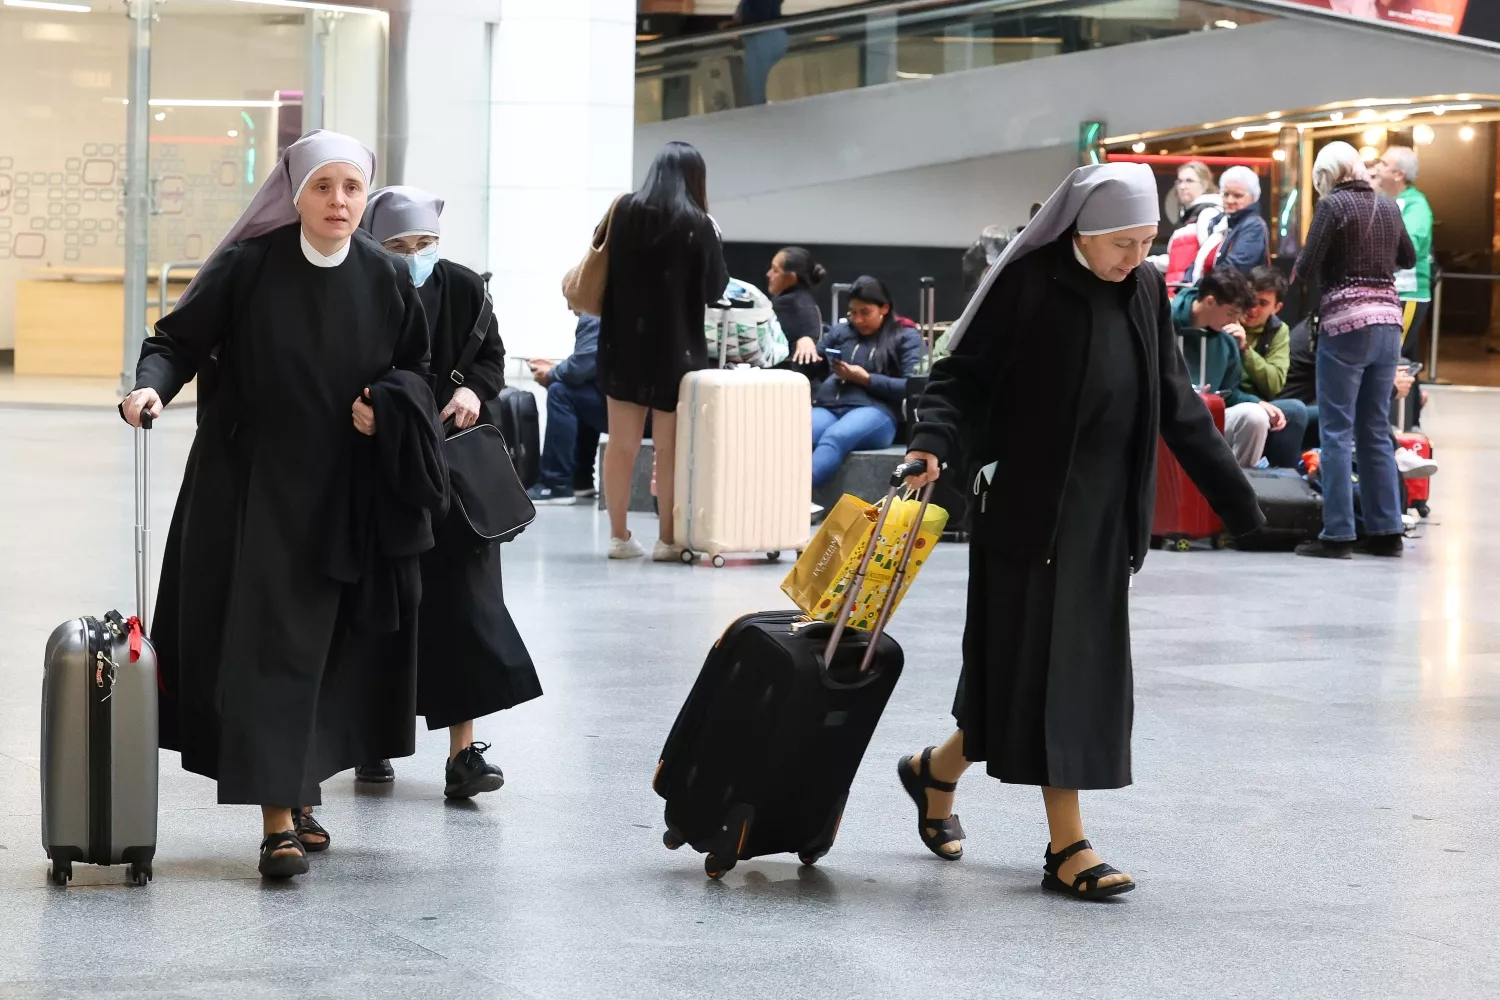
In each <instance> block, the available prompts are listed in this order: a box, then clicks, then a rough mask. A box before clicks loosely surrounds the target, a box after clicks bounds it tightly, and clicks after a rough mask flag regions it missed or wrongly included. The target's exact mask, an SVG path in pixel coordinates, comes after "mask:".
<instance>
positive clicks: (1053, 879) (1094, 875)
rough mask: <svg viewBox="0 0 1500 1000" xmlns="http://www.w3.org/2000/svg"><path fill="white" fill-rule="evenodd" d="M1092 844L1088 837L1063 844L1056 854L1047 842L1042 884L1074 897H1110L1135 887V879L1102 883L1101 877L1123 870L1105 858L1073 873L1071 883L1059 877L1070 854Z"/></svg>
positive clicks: (1044, 887)
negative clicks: (1107, 863)
mask: <svg viewBox="0 0 1500 1000" xmlns="http://www.w3.org/2000/svg"><path fill="white" fill-rule="evenodd" d="M1093 846H1094V845H1093V844H1090V843H1089V842H1088V841H1087V840H1080V841H1079V842H1078V843H1076V844H1073V845H1071V846H1069V847H1064V848H1063V849H1062V850H1060V851H1058V852H1057V853H1056V854H1053V853H1052V850H1051V847H1052V845H1051V844H1048V845H1047V848H1048V849H1047V851H1046V864H1044V865H1043V866H1042V870H1043V871H1045V872H1046V874H1045V875H1043V876H1042V888H1043V889H1051V890H1052V891H1053V892H1060V893H1062V894H1063V895H1064V896H1072V897H1073V898H1074V899H1108V898H1109V897H1110V896H1118V895H1119V894H1120V893H1122V892H1129V891H1130V890H1132V889H1134V888H1135V882H1134V881H1133V880H1132V881H1129V882H1117V883H1115V884H1114V885H1106V886H1100V885H1099V880H1100V879H1102V878H1105V877H1107V876H1110V875H1122V874H1124V873H1123V872H1121V871H1120V870H1119V869H1118V868H1115V867H1113V866H1111V865H1106V864H1104V863H1103V862H1100V863H1099V864H1097V865H1095V866H1094V867H1092V868H1085V869H1084V870H1083V871H1081V872H1079V873H1078V874H1077V875H1074V876H1073V884H1072V885H1069V884H1068V883H1066V882H1064V881H1063V880H1062V879H1060V878H1058V877H1057V873H1058V872H1059V871H1061V870H1062V866H1063V865H1064V864H1066V863H1067V860H1068V859H1069V858H1071V857H1072V856H1073V855H1075V854H1077V853H1078V852H1079V851H1088V850H1092V849H1093Z"/></svg>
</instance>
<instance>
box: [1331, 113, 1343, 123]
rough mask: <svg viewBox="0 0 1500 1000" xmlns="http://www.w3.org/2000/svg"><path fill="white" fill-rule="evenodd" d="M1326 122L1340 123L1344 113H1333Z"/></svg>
mask: <svg viewBox="0 0 1500 1000" xmlns="http://www.w3.org/2000/svg"><path fill="white" fill-rule="evenodd" d="M1328 120H1329V121H1331V122H1341V121H1343V120H1344V113H1343V112H1342V111H1335V112H1334V113H1333V114H1331V115H1329V116H1328Z"/></svg>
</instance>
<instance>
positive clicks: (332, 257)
mask: <svg viewBox="0 0 1500 1000" xmlns="http://www.w3.org/2000/svg"><path fill="white" fill-rule="evenodd" d="M297 238H298V239H300V240H301V241H302V256H304V257H306V258H307V262H308V263H309V264H311V265H313V266H314V267H338V266H339V265H340V264H342V263H343V262H344V258H345V257H347V256H349V244H350V243H352V242H353V239H352V238H351V239H347V240H345V241H344V245H343V246H341V247H339V248H338V249H337V250H335V251H334V252H333V253H331V254H329V255H328V256H327V257H325V256H323V255H322V254H320V253H318V251H317V250H316V249H315V248H314V247H313V245H312V244H311V243H309V242H307V234H306V233H304V232H303V231H302V230H301V228H300V227H299V228H298V230H297Z"/></svg>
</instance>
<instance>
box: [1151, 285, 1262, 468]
mask: <svg viewBox="0 0 1500 1000" xmlns="http://www.w3.org/2000/svg"><path fill="white" fill-rule="evenodd" d="M1254 307H1255V291H1254V289H1252V288H1251V287H1250V279H1248V278H1246V277H1245V276H1244V275H1243V274H1241V273H1240V272H1239V271H1237V270H1235V269H1234V268H1232V267H1216V268H1214V269H1213V270H1212V271H1210V272H1208V273H1207V274H1205V275H1204V276H1203V280H1202V281H1200V282H1198V284H1197V285H1195V286H1193V287H1192V288H1185V289H1183V290H1182V292H1180V293H1179V294H1178V296H1177V298H1176V299H1174V300H1173V302H1172V324H1173V326H1175V327H1176V328H1177V332H1178V334H1180V335H1182V353H1183V356H1184V357H1185V358H1186V359H1187V368H1188V374H1189V375H1191V376H1192V378H1193V379H1194V381H1195V382H1196V381H1197V379H1198V378H1199V377H1200V372H1202V373H1204V375H1206V378H1207V385H1205V386H1199V390H1200V391H1203V392H1216V393H1218V394H1219V395H1220V396H1223V397H1224V437H1225V439H1226V440H1228V442H1229V447H1230V448H1231V449H1232V450H1233V451H1234V456H1235V458H1236V459H1237V460H1238V461H1239V463H1240V465H1241V466H1243V467H1244V468H1247V469H1249V468H1253V467H1254V466H1255V465H1256V464H1258V463H1259V462H1260V459H1261V453H1262V452H1263V451H1264V450H1265V447H1266V437H1267V436H1268V435H1269V434H1270V432H1272V431H1279V430H1281V429H1282V428H1284V427H1285V426H1286V416H1285V415H1284V414H1283V413H1282V412H1281V410H1280V409H1279V408H1277V407H1276V406H1273V405H1272V404H1270V403H1267V402H1265V401H1264V400H1262V399H1261V398H1260V397H1259V396H1257V395H1256V394H1255V393H1252V392H1246V391H1245V390H1244V389H1242V388H1240V383H1241V382H1242V381H1243V380H1244V374H1243V367H1242V366H1241V364H1240V348H1239V344H1238V343H1236V342H1235V339H1234V337H1233V336H1231V335H1230V334H1228V333H1226V332H1224V328H1225V327H1227V326H1230V325H1231V324H1236V323H1238V322H1239V321H1240V318H1241V317H1243V316H1244V314H1245V313H1247V312H1249V311H1250V310H1251V309H1253V308H1254ZM1205 356H1206V357H1207V359H1208V361H1207V364H1206V365H1203V364H1202V362H1201V361H1200V359H1201V358H1203V357H1205Z"/></svg>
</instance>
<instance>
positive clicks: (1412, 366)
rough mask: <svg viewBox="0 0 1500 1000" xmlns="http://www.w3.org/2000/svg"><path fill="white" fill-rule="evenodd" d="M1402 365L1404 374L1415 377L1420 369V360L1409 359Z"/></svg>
mask: <svg viewBox="0 0 1500 1000" xmlns="http://www.w3.org/2000/svg"><path fill="white" fill-rule="evenodd" d="M1403 367H1404V368H1405V369H1406V374H1408V375H1410V376H1411V377H1412V378H1416V377H1417V373H1418V372H1420V371H1421V370H1422V362H1420V361H1410V362H1408V363H1407V364H1406V365H1404V366H1403Z"/></svg>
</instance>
